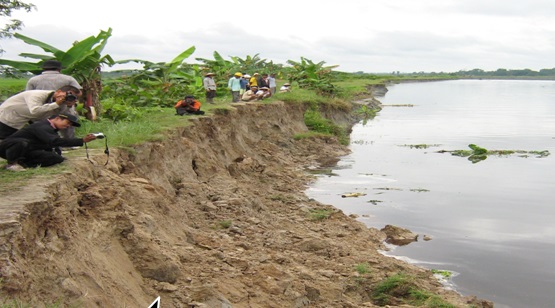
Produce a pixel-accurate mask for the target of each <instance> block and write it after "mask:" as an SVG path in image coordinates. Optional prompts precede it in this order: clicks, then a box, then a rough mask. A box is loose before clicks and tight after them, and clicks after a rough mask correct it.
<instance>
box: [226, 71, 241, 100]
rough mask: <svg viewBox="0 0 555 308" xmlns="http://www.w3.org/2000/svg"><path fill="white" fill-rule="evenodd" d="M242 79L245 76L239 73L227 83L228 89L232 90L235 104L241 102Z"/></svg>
mask: <svg viewBox="0 0 555 308" xmlns="http://www.w3.org/2000/svg"><path fill="white" fill-rule="evenodd" d="M241 77H243V74H241V73H239V72H237V73H235V75H233V77H231V78H229V81H228V82H227V88H228V89H230V90H231V97H232V101H233V102H234V103H237V102H239V100H240V97H239V95H240V93H241V79H242V78H241Z"/></svg>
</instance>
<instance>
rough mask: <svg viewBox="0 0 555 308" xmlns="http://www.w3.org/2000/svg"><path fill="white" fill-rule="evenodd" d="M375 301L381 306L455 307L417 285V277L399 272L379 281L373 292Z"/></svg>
mask: <svg viewBox="0 0 555 308" xmlns="http://www.w3.org/2000/svg"><path fill="white" fill-rule="evenodd" d="M372 299H373V300H374V303H375V304H377V305H380V306H384V305H395V306H400V305H401V304H408V305H413V306H425V307H430V308H432V307H433V308H454V307H455V306H453V305H452V304H450V303H448V302H446V301H445V300H443V299H442V298H440V297H439V296H437V295H434V294H432V293H430V292H429V291H426V290H421V289H419V288H417V287H416V284H415V278H414V277H411V276H407V275H405V274H403V273H398V274H395V275H393V276H390V277H387V278H386V279H384V280H382V281H381V282H379V283H378V284H377V285H376V286H375V287H374V290H373V292H372Z"/></svg>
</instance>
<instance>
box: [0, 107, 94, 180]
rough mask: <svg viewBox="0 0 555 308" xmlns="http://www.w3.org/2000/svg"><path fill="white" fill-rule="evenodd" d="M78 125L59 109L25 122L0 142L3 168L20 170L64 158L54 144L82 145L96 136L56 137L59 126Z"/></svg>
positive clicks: (61, 145)
mask: <svg viewBox="0 0 555 308" xmlns="http://www.w3.org/2000/svg"><path fill="white" fill-rule="evenodd" d="M70 126H76V127H78V126H81V124H79V118H78V117H76V116H75V115H72V114H69V113H61V114H58V115H54V116H51V117H50V118H48V119H44V120H40V121H38V122H35V123H33V124H31V125H28V126H25V127H23V128H22V129H20V130H18V131H17V132H15V133H14V134H13V135H11V136H9V137H8V138H6V139H4V140H3V141H2V142H0V157H2V158H4V159H6V160H7V161H8V164H7V165H6V167H5V168H6V169H7V170H11V171H24V170H25V168H26V167H27V168H29V167H39V166H40V167H48V166H52V165H56V164H59V163H61V162H63V161H64V157H63V156H62V155H60V154H59V153H57V152H56V151H55V149H57V148H58V147H73V146H82V145H83V144H84V143H86V142H89V141H91V140H94V139H96V137H95V136H94V135H93V134H88V135H86V136H85V137H83V138H82V139H81V138H60V135H59V134H58V131H59V130H62V129H66V128H68V127H70Z"/></svg>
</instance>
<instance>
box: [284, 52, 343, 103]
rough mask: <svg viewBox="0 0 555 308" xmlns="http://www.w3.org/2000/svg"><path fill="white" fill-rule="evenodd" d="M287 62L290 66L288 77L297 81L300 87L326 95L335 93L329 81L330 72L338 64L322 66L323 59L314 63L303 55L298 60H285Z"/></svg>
mask: <svg viewBox="0 0 555 308" xmlns="http://www.w3.org/2000/svg"><path fill="white" fill-rule="evenodd" d="M287 63H288V64H289V65H291V66H292V67H291V69H290V70H289V76H288V79H289V80H290V81H297V82H298V84H299V87H300V88H314V89H315V90H317V91H318V92H319V93H320V94H326V95H333V94H334V93H335V87H334V86H333V84H332V83H331V77H332V75H331V72H332V69H334V68H336V67H338V66H339V65H331V66H324V64H325V63H326V62H324V61H321V62H318V63H314V62H313V61H311V60H309V59H306V58H304V57H301V61H300V62H296V61H293V60H287Z"/></svg>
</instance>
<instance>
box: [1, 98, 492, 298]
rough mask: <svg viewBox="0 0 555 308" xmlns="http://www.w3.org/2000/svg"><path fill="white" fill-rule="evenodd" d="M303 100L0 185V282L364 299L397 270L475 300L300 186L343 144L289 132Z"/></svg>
mask: <svg viewBox="0 0 555 308" xmlns="http://www.w3.org/2000/svg"><path fill="white" fill-rule="evenodd" d="M303 112H304V107H303V106H292V105H285V104H283V103H280V102H277V103H272V104H246V105H243V104H238V105H236V106H235V107H234V109H232V110H220V111H218V112H217V113H216V114H215V115H213V116H210V117H202V118H194V119H191V121H192V122H193V123H192V125H191V126H187V127H182V128H179V129H175V130H172V131H169V132H167V136H166V138H165V139H164V140H163V141H159V142H149V143H145V144H142V145H140V146H137V147H135V148H134V149H132V150H126V151H123V150H115V149H113V150H112V155H111V158H110V161H109V164H108V165H107V166H103V163H104V160H105V157H104V156H102V155H99V156H95V157H94V160H95V161H96V163H95V164H91V163H90V162H88V161H86V160H84V159H83V157H82V156H81V157H80V158H74V159H71V160H70V161H68V162H67V163H69V164H71V166H72V168H71V172H68V173H65V174H61V175H59V176H57V177H54V178H50V179H37V180H35V181H34V183H33V185H30V186H29V187H31V188H29V187H26V188H22V190H19V191H14V192H12V193H10V194H8V195H6V196H3V197H2V201H1V202H0V213H1V214H0V278H1V282H0V292H1V293H0V294H1V295H2V296H3V297H4V298H18V299H19V300H21V301H22V302H24V303H29V304H30V305H32V306H33V307H35V306H37V307H40V306H45V305H47V304H51V303H57V304H58V307H148V305H149V304H150V303H152V302H153V300H154V299H155V298H156V297H158V296H160V297H161V307H373V306H375V305H377V304H378V302H377V301H376V294H377V293H376V286H377V285H378V284H379V283H380V282H382V281H383V280H384V279H386V278H387V277H391V276H394V275H398V274H399V273H403V275H406V277H411V286H413V287H414V288H418V289H421V290H424V291H426V292H431V293H434V294H438V295H439V296H440V297H441V298H442V299H444V300H447V301H449V302H450V303H451V304H452V305H454V306H455V307H467V306H469V305H470V303H472V305H474V306H475V307H478V306H482V305H483V306H488V305H489V303H487V302H483V301H478V300H476V299H473V298H464V297H462V296H460V295H458V294H457V293H455V292H453V291H449V290H445V289H443V287H442V285H441V284H440V283H439V282H438V281H437V280H436V279H435V278H434V277H433V276H432V273H431V272H430V271H428V270H424V269H421V268H418V267H416V266H412V265H409V264H406V263H404V262H402V261H399V260H396V259H393V258H389V257H386V256H384V255H382V254H380V253H379V252H378V249H380V248H383V247H382V242H383V240H384V239H385V235H384V234H383V233H382V232H380V231H379V230H375V229H369V228H367V227H366V226H364V225H363V224H362V223H360V222H357V221H356V220H354V219H352V218H350V217H348V216H346V215H344V214H343V213H342V212H341V211H339V210H337V209H335V208H333V207H332V206H331V205H325V204H320V203H318V202H315V201H314V200H310V199H308V198H307V197H306V196H305V195H304V193H303V191H304V190H305V189H306V185H307V184H308V183H309V182H310V181H311V180H312V177H311V176H310V175H309V174H307V173H306V172H305V168H308V167H314V166H318V165H329V164H334V163H335V162H337V160H338V158H339V157H340V156H341V155H344V154H346V153H347V151H348V149H347V148H346V147H344V146H342V145H340V144H339V143H338V142H337V140H335V139H334V138H305V139H300V140H295V138H294V135H295V134H297V133H301V132H306V131H307V128H306V126H305V125H304V121H303ZM340 118H343V120H344V123H345V124H350V122H351V121H352V119H351V118H350V115H349V114H347V113H345V112H343V113H341V114H339V113H337V112H336V114H335V119H336V120H338V119H340ZM183 120H184V121H186V119H183ZM317 214H322V215H323V216H318V215H317ZM362 264H364V265H365V266H367V267H368V270H367V271H366V270H364V271H362V270H358V271H357V270H356V268H357V265H359V266H360V265H362ZM399 294H401V293H399ZM388 296H389V295H388ZM402 296H403V295H399V298H398V299H396V297H395V294H393V295H391V297H390V298H387V300H388V302H387V303H389V304H390V305H393V306H396V305H401V303H403V301H402V299H401V298H400V297H402ZM0 302H1V301H0ZM405 307H409V306H408V305H406V306H405Z"/></svg>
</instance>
